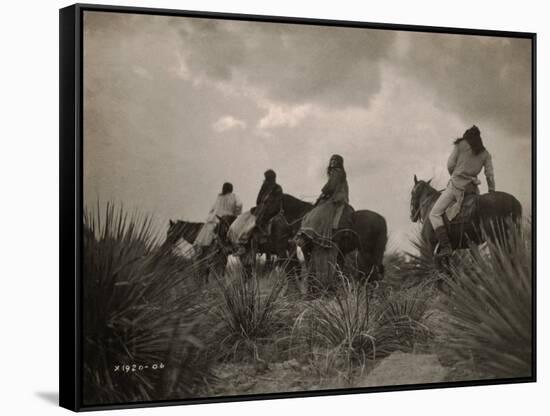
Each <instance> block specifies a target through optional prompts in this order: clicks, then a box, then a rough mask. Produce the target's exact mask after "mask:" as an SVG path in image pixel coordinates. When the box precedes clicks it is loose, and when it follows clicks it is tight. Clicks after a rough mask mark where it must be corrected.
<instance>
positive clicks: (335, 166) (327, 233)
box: [296, 155, 349, 247]
mask: <svg viewBox="0 0 550 416" xmlns="http://www.w3.org/2000/svg"><path fill="white" fill-rule="evenodd" d="M327 175H328V181H327V183H326V184H325V186H323V189H322V190H321V196H320V197H319V198H318V199H317V202H316V203H315V207H314V208H313V209H312V210H311V211H310V212H309V213H308V214H307V215H306V216H305V217H304V219H303V221H302V226H301V229H300V231H299V232H298V236H297V239H296V240H297V241H296V242H297V244H298V245H300V246H302V247H303V246H304V245H305V244H306V240H305V238H307V239H308V240H311V241H313V242H315V243H317V244H318V245H321V246H324V247H331V246H332V236H333V229H337V228H339V225H341V218H342V214H343V212H344V208H345V207H346V206H349V188H348V181H347V179H346V171H345V170H344V158H343V157H342V156H340V155H332V157H331V158H330V162H329V166H328V168H327Z"/></svg>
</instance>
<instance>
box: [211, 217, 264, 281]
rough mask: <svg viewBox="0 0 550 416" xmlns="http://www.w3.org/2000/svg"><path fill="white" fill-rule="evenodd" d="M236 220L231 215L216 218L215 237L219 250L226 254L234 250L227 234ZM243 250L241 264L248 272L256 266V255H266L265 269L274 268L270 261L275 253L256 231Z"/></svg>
mask: <svg viewBox="0 0 550 416" xmlns="http://www.w3.org/2000/svg"><path fill="white" fill-rule="evenodd" d="M236 219H237V217H236V216H233V215H224V216H221V217H219V216H218V220H219V223H218V227H217V228H216V235H217V238H218V241H219V243H220V245H221V250H222V251H224V252H225V253H226V254H228V253H231V252H232V251H233V249H234V247H233V243H232V242H231V241H229V238H228V232H229V228H230V227H231V225H232V224H233V222H234V221H235V220H236ZM245 248H246V254H245V255H244V256H241V263H242V264H243V266H244V267H245V268H246V269H247V270H248V271H249V272H251V271H252V268H253V267H255V266H256V264H257V263H256V261H257V254H265V255H266V263H265V267H266V269H270V268H272V267H273V266H274V264H275V263H274V262H273V261H272V255H273V254H275V252H274V250H273V247H272V245H271V241H270V240H269V239H266V238H264V237H263V236H262V235H260V234H259V233H258V231H257V230H256V229H254V230H253V231H252V234H251V236H250V239H249V241H248V242H247V244H246V246H245Z"/></svg>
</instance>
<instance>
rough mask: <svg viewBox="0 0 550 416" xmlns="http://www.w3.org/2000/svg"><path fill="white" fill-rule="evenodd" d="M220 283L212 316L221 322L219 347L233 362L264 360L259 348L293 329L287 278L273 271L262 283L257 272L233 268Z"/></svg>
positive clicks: (218, 335)
mask: <svg viewBox="0 0 550 416" xmlns="http://www.w3.org/2000/svg"><path fill="white" fill-rule="evenodd" d="M216 281H217V285H216V292H217V297H218V302H217V305H216V307H214V309H213V311H212V313H213V316H214V318H215V319H216V320H217V321H218V322H219V328H218V329H217V331H216V335H215V336H216V339H217V346H218V347H217V348H219V350H220V351H221V353H222V355H225V356H232V358H233V359H242V358H249V357H250V356H252V358H254V359H255V360H256V361H258V360H261V359H260V357H259V353H258V348H259V346H260V345H262V344H266V343H268V342H272V341H274V340H275V339H276V338H277V335H278V334H280V333H281V332H282V331H283V330H285V329H286V330H288V329H289V325H288V323H287V322H286V320H285V316H284V313H283V312H284V301H283V299H282V292H283V289H284V287H285V284H286V279H285V278H284V276H283V275H281V274H280V273H279V272H278V271H276V270H273V271H271V272H270V273H269V274H268V275H267V278H265V279H264V280H263V284H262V283H261V279H260V277H259V275H258V274H257V272H256V271H252V272H251V273H248V272H247V271H246V270H245V269H243V268H236V267H233V268H230V269H228V273H227V274H226V276H225V277H224V278H222V277H220V276H217V278H216Z"/></svg>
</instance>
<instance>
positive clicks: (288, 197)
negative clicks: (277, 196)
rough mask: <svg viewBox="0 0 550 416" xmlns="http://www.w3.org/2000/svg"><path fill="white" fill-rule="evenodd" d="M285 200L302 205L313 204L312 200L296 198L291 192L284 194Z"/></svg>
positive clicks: (309, 205) (308, 205) (310, 205)
mask: <svg viewBox="0 0 550 416" xmlns="http://www.w3.org/2000/svg"><path fill="white" fill-rule="evenodd" d="M283 200H285V202H290V203H292V204H296V205H300V206H303V207H308V208H310V207H312V206H313V204H312V203H311V202H307V201H302V200H301V199H299V198H296V197H295V196H292V195H290V194H283Z"/></svg>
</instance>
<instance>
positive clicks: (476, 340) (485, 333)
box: [447, 225, 532, 378]
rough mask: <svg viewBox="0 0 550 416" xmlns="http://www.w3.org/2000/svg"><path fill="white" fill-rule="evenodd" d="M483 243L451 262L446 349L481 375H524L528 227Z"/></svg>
mask: <svg viewBox="0 0 550 416" xmlns="http://www.w3.org/2000/svg"><path fill="white" fill-rule="evenodd" d="M499 234H500V236H501V237H505V238H500V239H498V240H496V241H489V242H488V243H487V245H488V247H487V248H488V250H487V252H488V253H487V254H485V255H481V254H479V253H476V254H472V255H470V256H469V257H467V258H463V259H460V261H458V262H455V263H454V264H453V266H452V268H451V274H452V278H451V279H449V280H448V284H449V287H450V289H451V290H450V294H449V301H448V303H449V304H450V305H452V308H451V309H450V311H449V312H450V314H451V319H450V320H449V326H448V339H449V342H448V343H447V344H448V348H449V350H450V351H451V352H452V353H453V354H454V356H455V360H456V361H459V360H463V361H464V360H469V361H470V362H472V363H473V365H474V366H475V369H474V370H475V371H478V372H480V373H482V374H484V376H486V377H494V378H507V377H525V376H530V374H531V365H532V351H531V340H532V332H531V330H532V303H531V302H532V252H531V237H530V227H529V225H528V226H527V227H526V228H525V227H524V228H522V227H521V226H519V225H518V226H516V227H513V228H512V229H510V230H508V231H507V232H506V233H505V232H504V230H501V232H500V233H499Z"/></svg>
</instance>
